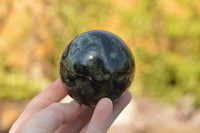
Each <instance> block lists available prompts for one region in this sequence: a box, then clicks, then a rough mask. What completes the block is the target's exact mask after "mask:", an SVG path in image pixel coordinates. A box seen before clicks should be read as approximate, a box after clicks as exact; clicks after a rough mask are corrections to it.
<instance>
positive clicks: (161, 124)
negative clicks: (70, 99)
mask: <svg viewBox="0 0 200 133" xmlns="http://www.w3.org/2000/svg"><path fill="white" fill-rule="evenodd" d="M97 29H98V30H107V31H110V32H113V33H115V34H117V35H118V36H120V37H121V38H122V39H123V40H124V41H125V42H126V43H127V45H128V46H129V47H130V49H131V50H132V52H133V55H134V57H135V62H136V75H135V78H134V82H133V84H132V86H131V87H130V91H131V93H132V95H133V100H132V102H131V104H130V105H129V107H128V109H127V110H125V112H124V113H123V115H122V116H121V117H123V118H124V119H125V120H124V119H121V120H120V118H119V120H118V121H117V122H116V123H115V124H114V125H113V127H112V128H111V129H110V131H109V133H116V132H120V133H122V132H125V133H169V132H170V133H179V132H180V133H197V132H198V133H199V131H200V127H199V125H200V108H199V107H200V1H199V0H119V1H116V0H0V133H3V132H7V130H8V129H9V128H10V126H11V124H12V122H13V121H14V120H15V119H16V118H17V116H18V115H19V113H20V112H21V111H22V109H23V108H24V106H25V104H27V102H28V101H29V100H30V99H31V98H32V97H33V96H35V95H36V94H38V93H39V92H41V91H42V90H43V89H45V88H46V87H48V86H49V85H50V84H51V83H52V82H53V81H54V80H55V79H57V78H58V77H59V74H58V73H59V69H58V68H59V66H58V64H59V57H60V54H61V51H62V49H63V48H64V47H65V45H66V44H67V43H69V42H70V41H71V40H72V39H73V38H74V37H76V36H77V35H79V34H80V33H82V32H85V31H88V30H97ZM127 115H128V116H127Z"/></svg>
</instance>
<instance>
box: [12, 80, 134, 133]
mask: <svg viewBox="0 0 200 133" xmlns="http://www.w3.org/2000/svg"><path fill="white" fill-rule="evenodd" d="M66 95H67V92H66V91H65V89H64V87H63V86H62V83H61V81H60V79H58V80H56V81H55V82H54V83H53V84H52V85H50V86H49V87H48V88H47V89H46V90H44V91H43V92H41V93H40V94H39V95H37V96H36V97H34V98H33V99H32V100H31V101H30V103H29V104H28V105H27V106H26V108H25V109H24V111H23V112H22V114H21V115H20V116H19V118H18V119H17V120H16V122H15V123H14V124H13V126H12V128H11V129H10V131H9V133H53V132H55V133H65V132H66V133H79V132H80V133H105V132H106V131H107V130H108V128H109V127H110V126H111V124H112V123H113V121H114V120H115V119H116V118H117V116H118V115H119V114H120V113H121V111H122V110H123V109H124V108H125V107H126V105H127V104H128V103H129V102H130V100H131V94H130V92H127V93H126V94H125V95H124V96H123V97H121V98H120V99H119V101H118V102H116V103H114V104H112V101H111V100H110V99H108V98H103V99H101V100H100V101H99V102H98V104H97V105H96V107H95V109H94V108H92V107H88V106H85V105H80V104H78V103H76V102H75V101H72V102H70V103H64V104H63V103H59V101H60V100H62V99H63V98H64V97H65V96H66Z"/></svg>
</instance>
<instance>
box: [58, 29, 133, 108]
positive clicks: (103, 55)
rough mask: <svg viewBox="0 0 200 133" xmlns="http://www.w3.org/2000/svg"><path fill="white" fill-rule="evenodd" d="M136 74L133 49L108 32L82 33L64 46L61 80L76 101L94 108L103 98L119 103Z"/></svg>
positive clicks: (61, 60)
mask: <svg viewBox="0 0 200 133" xmlns="http://www.w3.org/2000/svg"><path fill="white" fill-rule="evenodd" d="M134 73H135V63H134V58H133V56H132V54H131V51H130V49H129V48H128V47H127V45H126V44H125V42H124V41H122V40H121V39H120V38H119V37H118V36H116V35H114V34H113V33H110V32H107V31H100V30H97V31H89V32H85V33H83V34H80V35H79V36H77V37H76V38H75V39H73V40H72V41H71V42H70V43H69V45H67V46H66V47H65V49H64V50H63V53H62V55H61V58H60V77H61V80H62V82H63V85H64V87H65V88H66V90H67V92H68V93H69V95H70V96H71V97H72V98H73V99H75V100H76V101H77V102H79V103H82V104H85V105H89V106H95V105H96V104H97V102H98V101H99V100H100V99H101V98H104V97H108V98H110V99H111V100H112V101H113V102H115V101H117V100H118V99H119V98H120V97H121V96H122V95H124V94H125V92H126V91H127V90H128V88H129V86H130V84H131V82H132V80H133V77H134Z"/></svg>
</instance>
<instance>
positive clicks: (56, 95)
mask: <svg viewBox="0 0 200 133" xmlns="http://www.w3.org/2000/svg"><path fill="white" fill-rule="evenodd" d="M66 95H67V92H66V91H65V89H64V87H63V86H62V83H61V81H60V79H57V80H56V81H55V82H54V83H53V84H51V85H50V86H49V87H48V88H47V89H46V90H44V91H43V92H42V93H40V94H39V95H37V96H36V97H34V98H33V99H32V100H31V102H30V103H29V104H28V105H27V107H26V108H25V110H24V111H23V113H22V114H21V115H20V117H19V118H18V120H17V121H16V122H15V123H14V124H13V126H12V128H11V130H10V132H15V130H16V129H17V128H18V127H19V125H20V124H21V123H23V122H25V121H26V120H28V119H29V118H30V117H32V116H33V115H34V114H35V113H37V112H39V111H40V110H42V109H44V108H45V107H47V106H48V105H50V104H51V103H55V102H59V101H60V100H61V99H63V98H64V97H65V96H66Z"/></svg>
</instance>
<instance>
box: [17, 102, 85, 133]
mask: <svg viewBox="0 0 200 133" xmlns="http://www.w3.org/2000/svg"><path fill="white" fill-rule="evenodd" d="M80 112H81V105H80V104H78V103H76V102H75V101H73V102H72V103H70V104H62V103H53V104H51V105H50V106H48V107H47V108H45V109H43V110H42V111H40V112H38V113H37V114H35V115H34V117H33V118H31V119H30V120H28V121H27V123H26V124H24V125H23V127H19V129H18V130H17V132H20V133H32V132H34V133H37V132H42V133H53V132H54V131H55V130H56V129H57V128H58V127H59V126H60V125H62V124H63V123H67V122H70V121H72V120H74V119H75V118H77V117H78V115H79V114H80Z"/></svg>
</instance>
